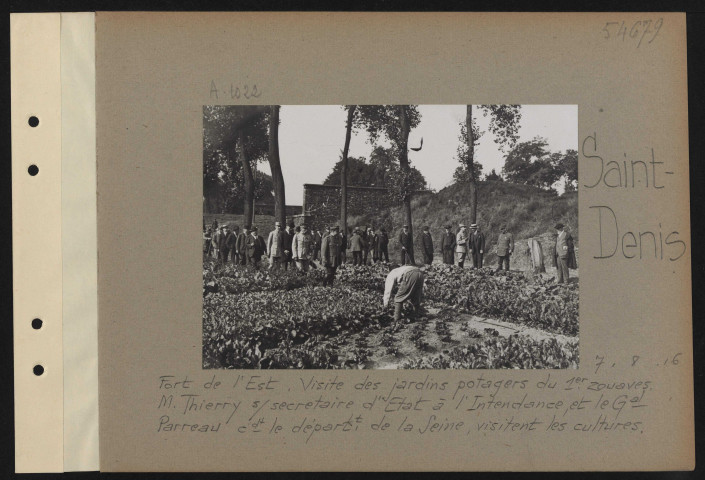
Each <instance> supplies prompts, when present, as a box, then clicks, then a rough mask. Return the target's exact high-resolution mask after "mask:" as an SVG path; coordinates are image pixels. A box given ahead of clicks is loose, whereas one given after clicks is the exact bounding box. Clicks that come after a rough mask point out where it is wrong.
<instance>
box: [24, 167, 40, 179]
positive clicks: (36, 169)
mask: <svg viewBox="0 0 705 480" xmlns="http://www.w3.org/2000/svg"><path fill="white" fill-rule="evenodd" d="M27 173H29V174H30V175H31V176H33V177H34V176H35V175H36V174H38V173H39V167H38V166H36V165H30V166H29V168H28V169H27Z"/></svg>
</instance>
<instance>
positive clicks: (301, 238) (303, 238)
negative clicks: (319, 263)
mask: <svg viewBox="0 0 705 480" xmlns="http://www.w3.org/2000/svg"><path fill="white" fill-rule="evenodd" d="M291 251H292V254H293V259H294V261H295V262H296V268H297V270H298V271H299V273H306V272H308V267H309V262H310V261H311V254H312V251H313V237H311V234H310V233H309V231H308V225H306V224H303V225H301V230H300V231H299V232H298V233H297V234H296V235H294V240H293V243H292V250H291Z"/></svg>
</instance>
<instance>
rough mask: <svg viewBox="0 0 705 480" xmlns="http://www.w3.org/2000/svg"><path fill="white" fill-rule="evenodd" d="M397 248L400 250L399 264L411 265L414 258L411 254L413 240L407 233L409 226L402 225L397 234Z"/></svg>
mask: <svg viewBox="0 0 705 480" xmlns="http://www.w3.org/2000/svg"><path fill="white" fill-rule="evenodd" d="M399 247H400V248H401V252H400V255H401V262H400V263H401V264H402V265H413V264H414V263H415V262H414V256H413V254H412V252H413V249H414V239H413V238H411V234H410V233H409V226H408V225H404V226H403V227H402V229H401V233H400V234H399Z"/></svg>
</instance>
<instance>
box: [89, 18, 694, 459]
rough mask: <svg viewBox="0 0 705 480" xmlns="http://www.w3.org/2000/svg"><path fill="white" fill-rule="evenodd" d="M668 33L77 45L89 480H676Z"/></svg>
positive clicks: (378, 34)
mask: <svg viewBox="0 0 705 480" xmlns="http://www.w3.org/2000/svg"><path fill="white" fill-rule="evenodd" d="M686 84H687V76H686V32H685V15H682V14H673V13H670V14H662V13H648V14H643V13H642V14H637V13H599V14H597V13H595V14H540V13H534V14H520V13H511V14H485V13H483V14H465V13H460V14H459V13H453V14H411V13H409V14H392V13H385V14H365V13H354V14H351V13H310V14H303V13H103V12H98V13H96V14H95V105H96V110H95V111H96V122H95V123H96V143H95V145H96V162H97V163H96V177H97V180H96V189H97V245H98V248H97V253H98V255H97V265H98V268H97V270H98V275H97V284H98V293H97V296H98V352H99V420H100V422H99V429H100V433H99V436H100V445H99V446H100V469H101V470H102V471H258V470H270V471H292V470H319V471H346V470H386V471H400V470H402V471H421V470H439V471H459V470H501V471H508V470H512V471H514V470H687V469H692V468H693V467H694V425H693V384H692V378H693V368H692V367H693V363H692V349H691V344H692V342H691V340H692V338H691V336H692V335H691V296H690V295H691V294H690V253H691V243H690V225H689V200H688V199H689V187H688V165H689V163H688V124H687V91H686Z"/></svg>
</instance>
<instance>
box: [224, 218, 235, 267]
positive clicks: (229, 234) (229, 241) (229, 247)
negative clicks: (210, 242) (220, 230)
mask: <svg viewBox="0 0 705 480" xmlns="http://www.w3.org/2000/svg"><path fill="white" fill-rule="evenodd" d="M236 243H237V236H235V232H233V231H232V227H231V226H230V225H226V226H225V241H224V242H223V263H227V262H228V259H229V258H230V255H231V252H232V251H233V250H235V244H236Z"/></svg>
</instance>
